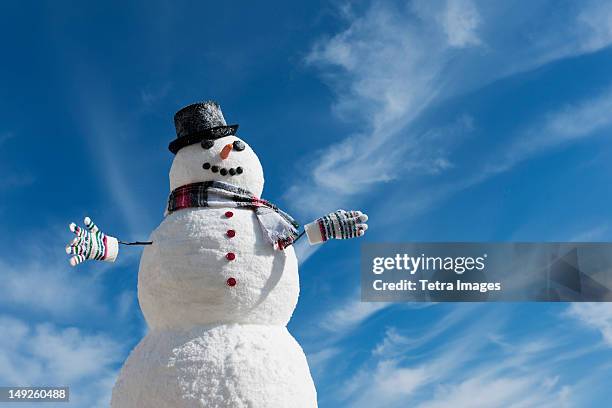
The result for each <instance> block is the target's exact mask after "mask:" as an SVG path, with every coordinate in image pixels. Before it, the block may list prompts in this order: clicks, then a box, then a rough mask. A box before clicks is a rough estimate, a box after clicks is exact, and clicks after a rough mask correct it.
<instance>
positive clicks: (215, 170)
mask: <svg viewBox="0 0 612 408" xmlns="http://www.w3.org/2000/svg"><path fill="white" fill-rule="evenodd" d="M202 168H203V169H204V170H210V171H212V172H213V173H219V174H221V175H222V176H228V175H229V176H236V175H239V174H242V173H243V172H244V169H243V168H242V167H240V166H238V167H230V168H229V169H227V168H225V167H219V166H217V165H211V164H210V163H208V162H206V163H204V164H203V165H202Z"/></svg>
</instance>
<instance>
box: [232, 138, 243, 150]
mask: <svg viewBox="0 0 612 408" xmlns="http://www.w3.org/2000/svg"><path fill="white" fill-rule="evenodd" d="M244 147H245V146H244V143H243V142H241V141H240V140H236V141H235V142H234V150H236V151H238V152H241V151H243V150H244Z"/></svg>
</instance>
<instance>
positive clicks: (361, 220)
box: [304, 210, 368, 245]
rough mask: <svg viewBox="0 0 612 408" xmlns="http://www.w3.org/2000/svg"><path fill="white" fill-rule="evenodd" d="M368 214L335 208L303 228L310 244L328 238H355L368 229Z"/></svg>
mask: <svg viewBox="0 0 612 408" xmlns="http://www.w3.org/2000/svg"><path fill="white" fill-rule="evenodd" d="M367 220H368V216H367V215H365V214H364V213H362V212H361V211H344V210H337V211H336V212H333V213H329V214H328V215H326V216H324V217H321V218H318V219H317V220H315V221H313V222H311V223H310V224H306V226H305V227H304V229H305V230H306V235H307V236H308V242H310V244H311V245H314V244H318V243H321V242H325V241H327V240H328V239H331V238H335V239H348V238H356V237H360V236H362V235H363V234H365V232H366V230H367V229H368V224H366V221H367Z"/></svg>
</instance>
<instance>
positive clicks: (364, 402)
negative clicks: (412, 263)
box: [0, 0, 612, 407]
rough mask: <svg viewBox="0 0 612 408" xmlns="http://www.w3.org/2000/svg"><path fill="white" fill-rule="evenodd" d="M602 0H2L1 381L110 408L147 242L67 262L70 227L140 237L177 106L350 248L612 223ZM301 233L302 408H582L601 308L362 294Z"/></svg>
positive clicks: (602, 390)
mask: <svg viewBox="0 0 612 408" xmlns="http://www.w3.org/2000/svg"><path fill="white" fill-rule="evenodd" d="M611 44H612V6H611V5H610V4H609V3H607V4H606V2H598V1H589V0H587V1H582V2H567V1H556V2H553V1H542V0H534V1H530V2H529V3H527V2H505V3H504V4H502V3H501V2H486V1H471V0H448V1H413V2H387V1H374V2H357V3H353V4H349V3H342V2H314V1H313V2H301V3H297V2H295V3H291V4H289V2H263V3H260V4H257V5H247V4H240V3H238V2H210V3H208V4H206V3H204V2H198V3H195V2H172V3H170V2H159V1H147V2H139V1H133V2H105V3H100V4H93V3H89V4H77V3H74V2H62V1H54V2H36V3H34V2H31V3H30V2H13V3H9V2H4V3H2V4H0V49H1V50H2V55H3V61H2V64H0V172H1V174H2V177H1V178H0V196H1V197H2V199H1V200H0V231H1V233H0V234H1V236H2V242H3V245H2V246H1V248H0V273H1V276H2V280H3V285H1V286H0V327H2V330H1V333H0V383H1V384H6V385H44V384H48V385H55V384H58V385H64V384H67V385H70V386H71V389H72V394H73V395H72V396H73V401H72V403H71V404H70V406H74V407H95V406H100V407H102V406H107V405H108V402H107V401H108V398H109V393H110V389H111V387H112V385H113V382H114V379H115V377H116V374H117V370H118V369H119V368H120V366H121V364H122V362H123V360H124V359H125V358H126V356H127V354H128V353H129V351H130V350H131V348H133V346H134V345H135V344H136V343H137V342H138V341H139V339H140V338H141V337H142V336H143V334H144V333H145V331H146V325H145V323H144V321H143V319H142V316H141V314H140V310H139V308H138V303H137V300H136V281H137V268H138V260H139V255H140V250H139V249H136V248H132V249H126V250H124V251H123V252H122V254H121V255H120V259H119V260H118V262H117V263H116V264H113V265H108V264H95V263H87V264H85V265H82V266H80V267H78V268H76V269H73V268H70V267H69V265H68V262H67V257H66V256H65V254H64V245H65V244H66V242H67V241H68V240H69V239H70V238H71V237H70V233H69V231H68V230H67V225H68V223H69V222H70V221H77V222H79V223H80V222H81V221H82V218H83V217H84V216H85V215H89V216H91V217H92V218H93V219H94V220H95V221H96V222H97V223H98V225H100V227H101V228H102V229H103V230H105V231H107V232H108V233H110V234H111V235H115V236H119V237H121V238H122V239H125V240H130V239H134V240H137V239H138V240H142V239H145V238H146V237H147V236H148V234H149V233H150V232H151V231H152V230H153V229H154V228H155V227H156V226H157V225H158V224H159V222H160V220H161V218H162V213H163V208H164V205H165V201H166V198H167V193H168V170H169V166H170V163H171V160H172V155H171V154H170V153H169V152H168V150H167V144H168V142H169V141H171V140H172V139H173V137H174V136H173V134H174V128H173V123H172V115H173V114H174V112H175V111H176V110H177V109H179V108H180V107H182V106H184V105H186V104H188V103H191V102H194V101H198V100H203V99H209V98H214V99H216V100H218V101H219V102H220V103H221V105H222V107H223V109H224V113H225V116H226V118H227V119H228V121H229V122H237V123H239V124H240V131H239V134H240V135H241V137H243V138H245V139H246V140H247V141H248V142H249V144H250V145H251V146H253V148H254V149H255V151H256V152H257V153H258V155H259V157H260V159H261V161H262V164H263V167H264V171H265V174H266V186H265V189H264V197H266V198H267V199H269V200H271V201H273V202H276V203H278V204H279V205H280V206H281V207H283V208H284V209H286V210H287V211H289V212H290V213H291V214H292V215H294V216H295V217H296V218H297V219H299V220H300V221H301V222H302V223H305V222H308V221H310V220H312V219H313V218H316V217H317V216H319V215H321V214H323V213H325V212H327V211H331V210H335V209H337V208H347V209H348V208H360V209H363V210H364V211H366V212H367V213H368V214H369V215H370V222H369V225H370V229H369V230H368V234H367V236H366V238H365V240H367V241H369V242H386V241H452V240H467V241H607V240H610V238H611V237H612V229H611V228H612V225H611V224H610V221H609V220H610V216H611V215H612V193H611V192H612V190H611V189H610V188H609V186H610V183H611V182H612V177H611V176H610V175H611V174H612V172H611V170H612V169H611V167H612V164H611V163H612V161H610V160H609V158H610V153H612V143H611V139H610V132H611V131H612V115H611V114H610V112H612V76H611V75H610V73H611V72H612V48H611V47H610V45H611ZM316 249H317V250H316V251H313V250H312V249H311V248H306V247H304V246H302V245H300V246H299V247H298V252H299V254H300V259H301V262H302V263H301V269H300V279H301V285H302V286H301V288H302V292H301V296H300V301H299V304H298V307H297V309H296V312H295V313H294V317H293V320H292V321H291V323H290V325H289V328H290V330H291V332H292V333H293V334H294V335H295V337H296V338H297V339H298V340H299V341H300V343H301V344H302V345H303V347H304V349H305V351H306V353H307V354H308V358H309V361H310V365H311V369H312V371H313V376H314V379H315V382H316V384H317V388H318V392H319V404H320V406H321V407H338V406H342V407H343V406H347V407H405V406H416V407H446V406H449V405H450V404H452V406H454V407H475V406H482V407H508V406H513V407H546V406H555V407H559V406H568V407H574V406H580V407H600V406H604V405H606V404H607V402H608V400H609V398H608V397H609V396H610V389H609V387H610V378H612V306H610V305H606V304H582V305H579V304H575V305H570V304H435V305H434V304H394V305H393V304H367V303H360V302H359V286H358V285H359V263H358V262H359V243H358V242H357V241H350V242H331V243H328V244H325V245H324V246H321V247H317V248H316Z"/></svg>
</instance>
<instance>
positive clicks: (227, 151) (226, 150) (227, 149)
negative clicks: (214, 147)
mask: <svg viewBox="0 0 612 408" xmlns="http://www.w3.org/2000/svg"><path fill="white" fill-rule="evenodd" d="M233 147H234V145H233V144H231V143H230V144H227V145H225V146H223V149H222V150H221V159H223V160H225V159H227V158H228V157H229V155H230V152H231V151H232V148H233Z"/></svg>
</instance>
